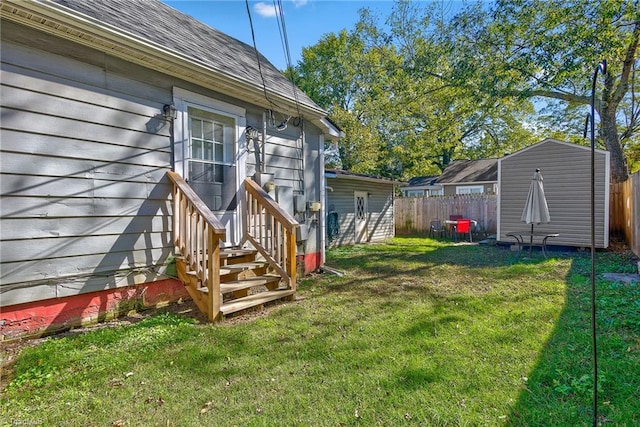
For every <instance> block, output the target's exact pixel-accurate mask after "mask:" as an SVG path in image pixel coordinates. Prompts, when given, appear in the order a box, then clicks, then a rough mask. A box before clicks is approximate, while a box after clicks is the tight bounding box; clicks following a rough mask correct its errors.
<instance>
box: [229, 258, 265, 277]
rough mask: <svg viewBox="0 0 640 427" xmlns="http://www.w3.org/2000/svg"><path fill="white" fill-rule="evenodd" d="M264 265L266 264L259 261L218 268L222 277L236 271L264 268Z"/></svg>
mask: <svg viewBox="0 0 640 427" xmlns="http://www.w3.org/2000/svg"><path fill="white" fill-rule="evenodd" d="M265 265H267V263H266V262H261V261H254V262H239V263H237V264H228V265H225V266H221V267H220V275H221V276H223V275H225V274H229V273H236V272H238V271H244V270H251V269H252V268H260V267H264V266H265ZM225 271H227V272H225Z"/></svg>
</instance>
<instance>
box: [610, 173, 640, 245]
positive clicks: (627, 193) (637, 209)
mask: <svg viewBox="0 0 640 427" xmlns="http://www.w3.org/2000/svg"><path fill="white" fill-rule="evenodd" d="M610 197H611V201H610V209H611V213H610V216H609V230H610V232H611V233H612V234H617V235H620V236H623V237H624V240H625V241H626V242H627V244H628V245H629V247H630V248H631V250H632V251H633V252H634V253H635V254H636V255H639V256H640V172H636V173H635V174H633V175H631V176H630V177H629V179H627V180H626V181H625V182H620V183H614V184H611V191H610Z"/></svg>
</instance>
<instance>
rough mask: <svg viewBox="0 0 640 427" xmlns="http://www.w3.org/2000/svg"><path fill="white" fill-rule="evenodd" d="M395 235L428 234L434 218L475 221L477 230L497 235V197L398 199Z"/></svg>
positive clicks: (396, 201)
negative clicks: (456, 216)
mask: <svg viewBox="0 0 640 427" xmlns="http://www.w3.org/2000/svg"><path fill="white" fill-rule="evenodd" d="M394 203H395V222H396V234H398V235H410V234H427V233H429V225H430V222H431V220H432V219H441V220H445V219H449V216H450V215H462V216H463V217H465V218H470V219H473V220H476V221H477V223H478V225H477V228H476V230H477V231H478V232H480V233H486V234H494V233H495V232H496V229H497V215H498V213H497V212H498V209H497V196H495V195H472V194H470V195H457V196H446V197H406V198H397V199H396V200H395V202H394Z"/></svg>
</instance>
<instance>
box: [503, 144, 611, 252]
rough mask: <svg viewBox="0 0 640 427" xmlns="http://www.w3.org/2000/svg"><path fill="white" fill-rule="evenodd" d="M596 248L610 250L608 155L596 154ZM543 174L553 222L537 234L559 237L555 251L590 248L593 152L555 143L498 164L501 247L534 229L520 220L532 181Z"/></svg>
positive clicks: (508, 157)
mask: <svg viewBox="0 0 640 427" xmlns="http://www.w3.org/2000/svg"><path fill="white" fill-rule="evenodd" d="M595 154H596V155H595V170H596V174H595V181H596V186H595V200H596V203H595V206H596V210H595V219H596V221H595V229H596V239H595V243H596V247H598V248H604V247H607V246H608V242H609V236H608V210H609V193H608V185H609V180H608V173H609V168H608V162H609V158H608V153H607V152H605V151H602V150H596V153H595ZM536 168H540V170H541V172H542V176H543V179H544V181H543V184H544V190H545V196H546V198H547V204H548V206H549V214H550V215H551V222H550V223H549V224H540V225H534V228H535V229H539V230H545V231H549V232H554V233H559V234H560V236H559V237H558V238H555V239H551V240H549V242H548V243H549V244H551V245H562V246H576V247H588V246H590V245H591V150H590V149H589V148H586V147H581V146H578V145H574V144H569V143H564V142H560V141H556V140H550V139H549V140H545V141H543V142H541V143H538V144H536V145H534V146H531V147H529V148H526V149H524V150H521V151H519V152H517V153H514V154H512V155H510V156H507V157H504V158H502V159H500V161H499V174H500V179H499V182H500V190H499V207H498V216H499V218H498V221H499V226H498V232H499V239H498V240H500V241H505V242H513V241H514V240H513V239H512V238H509V237H506V236H505V234H506V233H508V232H510V231H513V230H523V229H528V228H530V225H527V224H525V223H524V222H522V221H521V220H520V218H521V215H522V210H523V208H524V203H525V200H526V198H527V194H528V191H529V186H530V183H531V178H532V177H533V174H534V172H535V170H536Z"/></svg>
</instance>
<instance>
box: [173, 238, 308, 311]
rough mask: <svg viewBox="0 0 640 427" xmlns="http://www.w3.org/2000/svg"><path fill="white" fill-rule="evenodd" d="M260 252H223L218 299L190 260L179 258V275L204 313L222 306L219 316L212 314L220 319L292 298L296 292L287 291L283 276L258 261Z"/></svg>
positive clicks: (231, 249) (177, 259) (266, 264)
mask: <svg viewBox="0 0 640 427" xmlns="http://www.w3.org/2000/svg"><path fill="white" fill-rule="evenodd" d="M257 253H258V251H256V250H254V249H244V248H224V249H221V250H220V270H219V280H220V294H219V297H218V298H217V299H216V298H214V296H213V295H209V289H208V288H207V287H206V286H205V285H204V283H203V282H202V280H200V279H199V274H198V272H197V271H192V269H191V268H190V267H189V265H188V263H187V260H186V259H185V258H186V257H183V256H177V257H176V263H177V270H178V276H179V278H180V279H181V280H182V282H183V283H184V284H185V287H186V288H187V291H188V292H189V294H190V295H191V297H192V298H193V300H194V301H195V302H196V305H197V306H198V308H199V309H200V310H201V311H203V312H205V313H208V312H209V311H210V310H209V308H210V306H212V305H213V306H214V307H215V306H218V307H219V309H217V310H219V311H218V313H217V314H216V313H212V317H214V318H217V319H220V318H223V317H224V316H226V315H229V314H232V313H237V312H240V311H243V310H247V309H250V308H252V307H257V306H262V305H263V304H265V303H267V302H271V301H275V300H279V299H283V298H288V299H289V298H292V297H293V296H294V295H295V290H292V289H289V288H285V289H283V288H282V284H281V282H282V277H280V275H278V274H275V273H273V272H270V271H269V270H270V268H269V265H268V263H266V262H264V261H256V255H257ZM214 301H218V302H216V303H214ZM214 311H216V309H214Z"/></svg>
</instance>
